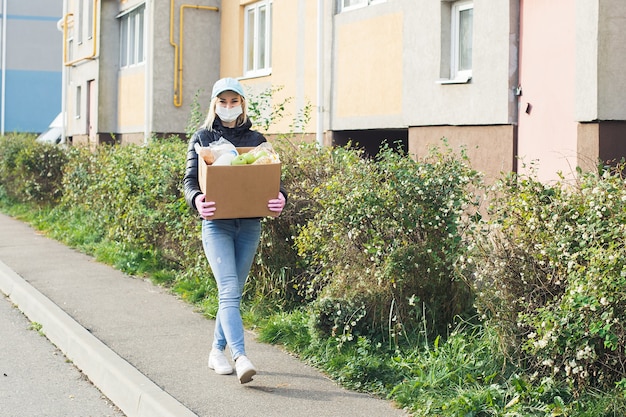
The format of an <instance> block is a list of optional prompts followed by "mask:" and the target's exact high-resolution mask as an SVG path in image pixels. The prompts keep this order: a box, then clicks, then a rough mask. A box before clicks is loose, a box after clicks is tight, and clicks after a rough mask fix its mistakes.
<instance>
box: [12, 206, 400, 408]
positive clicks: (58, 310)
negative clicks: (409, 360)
mask: <svg viewBox="0 0 626 417" xmlns="http://www.w3.org/2000/svg"><path fill="white" fill-rule="evenodd" d="M0 290H1V291H2V292H4V293H5V294H7V295H8V296H9V297H10V298H11V300H12V302H13V303H15V304H16V305H17V306H18V307H19V308H20V309H21V310H22V311H23V312H24V313H25V314H26V316H28V317H29V319H30V320H31V321H33V322H37V323H39V324H41V325H42V332H44V333H45V334H46V336H47V337H48V338H49V339H50V340H51V341H52V343H54V344H55V345H56V346H57V347H58V348H59V349H61V351H63V352H64V353H65V355H66V356H67V357H68V358H69V359H70V360H72V361H73V362H74V364H75V365H76V366H77V367H78V368H79V369H81V370H82V371H83V372H84V373H85V374H86V375H87V376H88V377H89V378H90V379H91V381H92V382H93V383H94V384H95V385H96V386H97V387H98V388H99V389H100V390H101V391H102V392H103V393H104V394H105V395H106V396H108V397H109V399H111V401H113V403H115V404H116V405H117V406H118V407H119V408H120V409H121V410H122V411H123V412H124V413H125V414H126V415H127V416H128V417H136V416H137V417H160V416H164V417H170V416H171V417H173V416H176V417H187V416H189V417H192V416H198V417H213V416H221V417H229V416H233V417H240V416H264V417H265V416H267V417H272V416H290V417H291V416H342V417H344V416H359V417H367V416H372V417H374V416H375V417H381V416H407V415H408V414H407V413H405V412H404V411H402V410H398V409H396V408H394V407H393V406H392V404H391V403H390V402H388V401H384V400H380V399H375V398H372V397H370V396H368V395H364V394H360V393H355V392H351V391H348V390H345V389H342V388H341V387H339V386H337V385H336V384H335V383H334V382H332V381H330V380H329V379H327V378H326V377H325V376H324V375H323V374H321V373H319V372H318V371H316V370H315V369H313V368H311V367H309V366H306V365H304V364H302V363H301V362H300V361H298V360H297V359H295V358H293V357H292V356H290V355H289V354H287V353H285V352H283V351H282V350H280V349H279V348H278V347H275V346H270V345H266V344H263V343H258V342H256V341H255V339H254V335H253V334H252V333H249V334H247V336H246V350H247V352H248V356H249V357H250V359H251V360H252V361H253V362H254V364H255V365H256V367H257V368H258V370H259V373H258V374H257V375H256V376H255V377H254V380H253V381H252V382H250V383H248V384H245V385H240V384H239V382H238V380H237V377H236V376H235V375H226V376H222V375H217V374H215V373H214V372H213V371H211V370H209V369H208V367H207V358H208V352H209V349H210V343H211V335H212V333H213V325H214V322H213V321H212V320H207V319H206V318H204V317H203V316H202V315H201V314H200V313H198V312H196V311H194V309H193V307H192V306H190V305H188V304H186V303H184V302H183V301H181V300H179V299H177V298H176V297H175V296H173V295H172V294H170V293H169V292H167V291H166V290H164V289H161V288H159V287H157V286H154V285H153V284H151V283H150V282H148V281H145V280H141V279H137V278H132V277H129V276H127V275H125V274H123V273H121V272H119V271H117V270H115V269H113V268H111V267H109V266H107V265H103V264H100V263H98V262H96V261H94V260H93V258H91V257H89V256H86V255H83V254H81V253H78V252H76V251H74V250H72V249H69V248H67V247H66V246H64V245H62V244H60V243H58V242H56V241H54V240H51V239H48V238H46V237H45V236H42V235H41V234H39V233H37V232H36V231H34V230H33V229H32V228H30V227H29V226H28V225H25V224H23V223H22V222H19V221H16V220H14V219H12V218H10V217H8V216H5V215H2V214H0Z"/></svg>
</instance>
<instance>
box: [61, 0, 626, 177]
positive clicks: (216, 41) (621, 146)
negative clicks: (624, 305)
mask: <svg viewBox="0 0 626 417" xmlns="http://www.w3.org/2000/svg"><path fill="white" fill-rule="evenodd" d="M64 2H65V4H64V22H65V23H64V24H63V28H64V46H65V53H64V65H65V71H66V78H65V80H66V82H65V105H64V108H66V109H67V112H68V122H67V128H66V129H67V136H68V137H70V138H71V139H72V141H73V142H74V143H89V144H92V145H97V144H98V143H101V142H103V141H110V140H116V141H118V142H121V143H125V142H132V143H141V142H142V141H144V140H146V138H148V137H149V136H150V135H152V134H159V135H162V134H169V133H182V132H184V131H185V128H186V126H187V124H188V121H189V118H190V112H191V109H192V106H193V103H194V102H195V101H196V100H197V102H198V103H200V104H201V106H203V107H202V108H203V109H205V108H206V106H207V105H208V102H209V98H208V95H209V91H210V88H211V85H212V84H213V82H214V81H215V80H217V79H218V78H220V77H224V76H230V77H236V78H238V79H240V80H241V82H242V84H244V86H245V88H246V89H248V91H249V93H250V94H251V95H255V94H261V93H262V92H264V91H268V90H273V91H274V93H273V96H272V100H273V103H274V104H276V105H281V106H282V105H284V109H283V110H282V111H281V116H282V117H281V118H275V120H273V121H272V123H271V124H270V127H269V129H268V132H267V134H268V136H269V137H272V136H273V135H278V134H284V133H288V132H293V131H294V129H296V130H297V131H298V132H297V133H300V134H301V135H300V136H299V137H302V138H304V139H305V140H317V141H318V142H321V143H324V144H327V145H330V144H345V143H348V142H349V141H350V142H353V143H358V144H360V145H361V146H363V147H364V148H366V149H367V150H368V151H370V152H372V153H373V152H376V149H377V148H378V147H379V146H380V144H381V143H383V142H385V141H387V142H389V143H398V144H399V145H398V146H400V147H401V148H403V149H405V150H407V151H408V152H410V153H412V154H414V155H416V156H417V157H419V156H423V155H425V154H426V152H427V151H428V148H429V147H430V146H431V145H433V144H438V143H440V140H441V138H443V137H445V138H447V140H448V142H449V143H450V144H451V145H452V146H454V147H461V146H462V147H465V148H466V150H467V153H468V155H469V157H470V159H471V161H472V163H473V165H474V166H475V167H476V168H477V169H479V170H481V171H483V172H485V173H486V174H487V176H488V177H491V178H493V177H497V176H499V174H500V172H502V171H512V170H517V171H525V170H527V169H528V168H527V167H528V166H529V165H531V164H533V163H534V164H535V165H536V166H537V167H538V168H537V170H538V171H537V172H538V174H539V176H540V178H542V179H546V180H550V179H553V178H555V177H556V175H557V172H559V171H562V172H564V173H565V174H567V173H569V172H572V170H573V169H574V168H575V167H576V166H579V165H582V166H583V167H585V168H590V167H592V166H593V165H594V164H595V161H596V160H597V159H598V158H601V159H604V160H611V159H616V158H617V159H619V158H621V157H623V156H626V104H625V103H626V101H624V100H623V99H622V97H624V96H625V93H626V78H625V76H624V75H623V71H621V69H622V68H623V67H624V63H626V43H624V42H623V39H624V38H625V35H626V25H624V24H623V22H624V19H626V2H623V1H622V0H575V1H572V0H550V1H549V2H546V1H545V0H501V1H492V0H456V1H454V0H419V1H417V0H256V1H254V0H223V1H218V0H196V1H194V3H193V4H190V3H187V2H186V1H185V0H169V1H168V0H64ZM306 108H309V109H311V113H310V117H309V118H306V119H305V120H304V121H305V122H306V123H303V124H298V125H297V126H295V127H294V124H293V120H294V118H299V117H300V115H301V114H302V111H303V109H306Z"/></svg>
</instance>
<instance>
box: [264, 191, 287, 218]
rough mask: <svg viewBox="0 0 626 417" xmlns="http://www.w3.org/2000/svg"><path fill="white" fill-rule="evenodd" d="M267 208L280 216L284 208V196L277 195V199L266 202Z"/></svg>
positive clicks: (281, 194)
mask: <svg viewBox="0 0 626 417" xmlns="http://www.w3.org/2000/svg"><path fill="white" fill-rule="evenodd" d="M267 208H268V209H269V210H270V211H273V212H276V213H278V214H280V213H281V212H282V211H283V209H284V208H285V196H284V195H283V193H278V198H275V199H273V200H270V201H268V203H267Z"/></svg>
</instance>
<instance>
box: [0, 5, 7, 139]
mask: <svg viewBox="0 0 626 417" xmlns="http://www.w3.org/2000/svg"><path fill="white" fill-rule="evenodd" d="M8 1H9V0H2V45H1V46H0V48H2V58H1V59H2V63H0V65H2V77H1V78H2V81H1V82H0V83H1V86H0V88H2V98H0V108H1V109H2V114H0V135H2V136H4V117H5V114H6V95H7V93H6V73H7V2H8Z"/></svg>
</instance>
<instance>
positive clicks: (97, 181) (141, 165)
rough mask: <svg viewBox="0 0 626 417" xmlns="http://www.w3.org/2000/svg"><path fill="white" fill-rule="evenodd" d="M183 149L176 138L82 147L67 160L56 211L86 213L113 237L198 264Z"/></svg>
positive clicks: (174, 259) (198, 249) (195, 227)
mask: <svg viewBox="0 0 626 417" xmlns="http://www.w3.org/2000/svg"><path fill="white" fill-rule="evenodd" d="M184 149H185V145H184V144H182V143H181V142H180V141H179V140H178V139H176V138H174V139H172V140H159V141H154V142H152V143H150V144H149V145H147V146H136V145H129V146H123V147H120V146H100V147H98V149H97V150H96V151H95V152H91V151H89V150H87V149H80V150H79V151H78V152H77V153H76V154H75V155H74V157H73V158H72V160H71V162H70V163H69V164H68V167H67V170H66V173H65V176H64V182H63V185H64V190H65V192H64V196H63V199H62V200H61V202H60V204H59V205H58V206H57V207H56V210H57V211H60V212H72V213H75V214H76V213H78V212H80V213H82V214H83V216H84V218H85V221H87V222H88V223H89V224H91V225H92V226H93V227H95V228H97V229H98V230H103V231H104V233H105V235H104V236H103V238H105V239H107V240H109V241H113V242H117V243H119V244H125V245H130V246H132V247H136V248H141V249H143V250H156V251H159V253H160V254H161V256H163V257H164V258H165V259H166V260H168V261H169V262H171V263H173V264H174V265H177V266H178V267H186V266H190V265H189V264H190V260H194V261H193V262H192V263H193V265H195V259H197V254H198V253H201V246H200V244H199V243H198V242H199V240H200V238H199V229H198V226H199V222H198V221H197V219H196V218H194V216H193V215H190V214H191V211H190V210H189V209H188V207H187V205H186V203H185V201H184V197H183V195H182V185H181V183H182V176H183V171H184V164H185V152H184ZM193 233H196V234H195V235H194V234H193Z"/></svg>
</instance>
